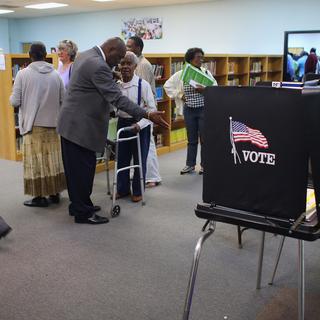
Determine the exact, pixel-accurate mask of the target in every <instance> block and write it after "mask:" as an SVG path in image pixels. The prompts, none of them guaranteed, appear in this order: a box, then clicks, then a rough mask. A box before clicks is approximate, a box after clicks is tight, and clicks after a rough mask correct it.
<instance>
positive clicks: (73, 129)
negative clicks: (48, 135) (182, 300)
mask: <svg viewBox="0 0 320 320" xmlns="http://www.w3.org/2000/svg"><path fill="white" fill-rule="evenodd" d="M110 104H113V105H114V106H116V107H117V108H118V109H121V110H123V111H125V112H127V113H129V114H130V115H131V116H133V117H134V118H135V119H136V120H137V121H138V120H140V119H141V118H143V117H144V116H146V111H145V110H143V109H142V108H141V107H139V106H138V105H137V104H135V103H133V102H132V101H131V100H129V99H128V98H127V97H125V96H123V95H122V94H121V91H120V89H119V88H118V86H117V84H116V83H115V81H114V80H113V76H112V71H111V69H110V67H109V66H108V64H107V63H106V62H105V60H104V59H103V57H102V55H101V52H100V50H99V48H97V47H94V48H92V49H90V50H87V51H85V52H82V53H81V54H80V55H79V57H78V58H77V59H76V60H75V62H74V64H73V66H72V75H71V79H70V82H69V86H68V90H67V93H66V94H65V97H64V100H63V103H62V107H61V111H60V114H59V118H58V126H57V132H58V133H59V134H60V135H61V136H62V137H64V138H65V139H67V140H69V141H72V142H74V143H76V144H78V145H80V146H82V147H84V148H86V149H89V150H92V151H96V152H102V151H103V150H104V146H105V144H106V141H107V133H108V124H109V113H110Z"/></svg>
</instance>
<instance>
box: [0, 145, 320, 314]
mask: <svg viewBox="0 0 320 320" xmlns="http://www.w3.org/2000/svg"><path fill="white" fill-rule="evenodd" d="M185 155H186V151H185V150H181V151H177V152H173V153H169V154H166V155H163V156H161V157H159V161H160V169H161V175H162V178H163V183H162V184H161V185H160V186H158V187H156V188H151V189H147V191H146V201H147V204H146V206H144V207H142V206H141V205H140V204H134V203H132V202H131V201H129V200H128V199H121V200H119V204H120V205H121V215H120V216H119V217H117V218H115V219H111V221H110V223H108V224H106V225H100V226H90V225H78V224H75V223H73V220H72V218H71V217H70V216H69V215H68V213H67V206H68V201H67V194H66V192H64V193H63V194H62V202H61V203H60V204H59V205H55V206H53V205H52V206H50V207H48V208H26V207H24V206H23V205H22V203H23V201H24V200H25V199H27V197H25V196H24V195H23V184H22V182H23V180H22V164H21V163H18V162H11V161H5V160H0V177H1V186H0V188H1V189H0V190H1V192H0V215H1V216H3V218H4V219H5V220H6V221H7V222H8V224H9V225H10V226H11V227H12V228H13V231H12V232H11V233H10V234H9V235H8V237H6V238H5V239H1V240H0V283H1V286H0V319H5V320H31V319H32V320H57V319H59V320H102V319H105V320H180V319H181V318H182V311H183V305H184V300H185V294H186V288H187V281H188V277H189V272H190V268H191V261H192V257H193V252H194V247H195V244H196V240H197V238H198V237H199V235H200V230H201V227H202V225H203V223H204V221H203V220H200V219H197V218H196V217H195V214H194V208H195V206H196V204H197V203H198V202H200V201H201V193H202V176H200V175H198V173H194V174H189V175H183V176H181V175H180V174H179V172H180V170H181V168H182V167H183V166H184V164H185ZM92 198H93V201H94V203H95V204H97V205H101V206H102V207H103V208H107V207H108V208H109V207H110V204H111V202H110V200H109V199H108V198H107V196H106V178H105V173H100V174H97V175H96V178H95V184H94V191H93V196H92ZM102 213H103V214H105V213H104V212H102ZM260 238H261V237H260V233H259V232H258V231H255V230H247V231H246V232H245V233H244V235H243V249H239V248H238V246H237V234H236V228H235V227H234V226H230V225H226V224H218V225H217V228H216V231H215V233H214V235H213V236H212V237H211V238H210V239H209V240H208V241H207V242H206V243H205V246H204V250H203V253H202V257H201V261H200V265H199V273H198V277H197V283H196V287H195V293H194V299H193V305H192V310H191V314H190V320H208V319H223V318H224V316H227V317H228V319H229V320H254V319H258V320H267V318H261V317H262V316H264V315H266V314H267V313H270V308H271V309H275V310H274V313H276V310H279V313H280V314H281V315H283V311H282V309H281V308H280V307H278V308H276V306H275V305H276V304H278V301H282V303H283V304H285V305H286V309H285V310H286V312H291V313H290V314H292V315H293V316H292V317H290V318H288V317H284V319H295V318H296V317H295V316H294V315H295V310H296V303H297V299H295V293H293V291H292V290H291V289H290V288H296V287H297V241H296V240H293V239H287V240H286V241H285V245H284V249H283V255H282V257H281V260H280V264H279V269H278V273H277V276H276V279H275V283H274V285H273V286H271V287H270V286H268V284H267V283H268V281H269V279H270V277H271V273H272V268H273V265H274V259H275V256H276V253H277V248H278V245H279V241H280V237H275V236H274V235H272V234H267V235H266V244H265V258H264V265H263V279H262V289H261V290H258V291H257V290H255V281H256V274H257V273H256V272H257V263H258V252H259V244H260ZM318 251H319V244H318V243H317V241H316V242H313V243H306V245H305V257H306V258H305V263H306V292H307V298H308V295H309V294H311V295H316V296H317V295H318V294H319V293H320V279H319V266H320V254H318ZM288 288H289V289H288ZM306 308H307V309H308V308H309V302H308V301H306ZM317 310H318V309H317ZM264 311H266V312H264ZM310 311H312V310H306V314H308V312H310ZM269 319H271V318H268V320H269ZM274 319H275V318H273V320H274ZM311 319H316V318H311Z"/></svg>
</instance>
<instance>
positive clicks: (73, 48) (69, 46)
mask: <svg viewBox="0 0 320 320" xmlns="http://www.w3.org/2000/svg"><path fill="white" fill-rule="evenodd" d="M58 49H66V50H67V54H68V56H69V57H70V60H71V61H74V59H75V57H76V55H77V52H78V46H77V45H76V44H75V43H74V42H73V41H71V40H62V41H60V42H59V45H58Z"/></svg>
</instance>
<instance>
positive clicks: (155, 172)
mask: <svg viewBox="0 0 320 320" xmlns="http://www.w3.org/2000/svg"><path fill="white" fill-rule="evenodd" d="M143 47H144V43H143V41H142V39H141V38H139V37H136V36H134V37H130V38H129V39H128V41H127V50H128V51H132V52H133V53H134V54H135V55H136V56H137V57H138V60H139V62H138V65H137V67H136V70H135V74H136V75H137V76H138V77H139V78H142V79H144V80H146V81H147V82H149V84H150V86H151V89H152V92H153V95H154V96H155V94H156V86H155V79H154V74H153V69H152V65H151V63H150V62H149V61H148V60H147V59H146V58H145V57H144V56H143V54H142V51H143ZM151 130H152V129H151ZM160 183H161V176H160V173H159V162H158V156H157V149H156V144H155V142H154V137H153V134H152V131H151V137H150V147H149V153H148V159H147V174H146V186H147V187H155V186H157V185H159V184H160Z"/></svg>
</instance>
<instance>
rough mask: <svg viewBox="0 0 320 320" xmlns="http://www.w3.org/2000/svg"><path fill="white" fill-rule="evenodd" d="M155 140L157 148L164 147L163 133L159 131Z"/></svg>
mask: <svg viewBox="0 0 320 320" xmlns="http://www.w3.org/2000/svg"><path fill="white" fill-rule="evenodd" d="M154 142H155V144H156V147H157V148H159V147H163V139H162V134H161V133H157V134H155V135H154Z"/></svg>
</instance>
